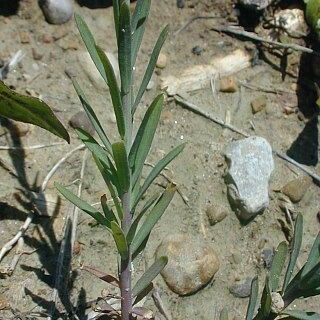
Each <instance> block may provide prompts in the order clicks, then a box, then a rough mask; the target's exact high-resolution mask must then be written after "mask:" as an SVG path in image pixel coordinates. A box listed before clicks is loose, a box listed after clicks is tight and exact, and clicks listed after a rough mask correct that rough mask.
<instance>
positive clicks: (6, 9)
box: [0, 0, 20, 17]
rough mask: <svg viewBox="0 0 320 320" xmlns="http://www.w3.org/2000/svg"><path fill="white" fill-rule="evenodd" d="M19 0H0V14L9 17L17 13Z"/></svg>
mask: <svg viewBox="0 0 320 320" xmlns="http://www.w3.org/2000/svg"><path fill="white" fill-rule="evenodd" d="M19 3H20V0H2V1H0V16H5V17H9V16H12V15H15V14H17V12H18V10H19Z"/></svg>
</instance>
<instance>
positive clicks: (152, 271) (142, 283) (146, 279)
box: [132, 257, 168, 297]
mask: <svg viewBox="0 0 320 320" xmlns="http://www.w3.org/2000/svg"><path fill="white" fill-rule="evenodd" d="M167 263H168V258H167V257H160V258H159V259H158V260H156V261H155V262H154V264H153V265H152V266H151V267H150V268H149V269H148V270H147V271H146V272H145V273H144V274H143V276H142V277H141V278H140V279H139V280H138V281H137V283H136V284H135V286H134V287H133V289H132V296H133V297H136V296H137V295H139V294H140V293H141V292H142V291H144V290H145V289H146V288H147V287H148V286H149V285H150V283H151V282H152V281H153V280H154V278H155V277H156V276H157V275H158V274H159V273H160V272H161V271H162V270H163V268H164V267H165V266H166V265H167Z"/></svg>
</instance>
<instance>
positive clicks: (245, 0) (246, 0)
mask: <svg viewBox="0 0 320 320" xmlns="http://www.w3.org/2000/svg"><path fill="white" fill-rule="evenodd" d="M272 1H273V0H239V3H240V4H241V5H243V6H244V7H247V8H248V9H251V10H263V9H265V8H267V7H268V6H269V5H270V4H271V3H272Z"/></svg>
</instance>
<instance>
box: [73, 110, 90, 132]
mask: <svg viewBox="0 0 320 320" xmlns="http://www.w3.org/2000/svg"><path fill="white" fill-rule="evenodd" d="M69 124H70V126H71V127H72V128H80V129H83V130H85V131H86V132H88V133H90V134H91V135H94V133H95V129H94V127H93V126H92V124H91V122H90V120H89V118H88V116H87V114H86V113H85V112H84V111H79V112H77V113H75V114H74V115H73V116H72V117H71V118H70V120H69Z"/></svg>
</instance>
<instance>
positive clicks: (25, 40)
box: [19, 31, 30, 44]
mask: <svg viewBox="0 0 320 320" xmlns="http://www.w3.org/2000/svg"><path fill="white" fill-rule="evenodd" d="M19 36H20V42H21V43H24V44H25V43H30V37H29V33H28V32H26V31H20V32H19Z"/></svg>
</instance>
